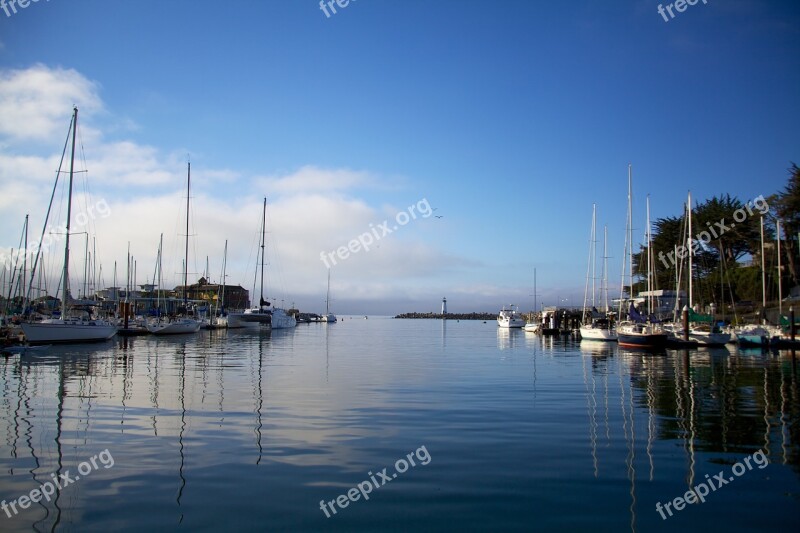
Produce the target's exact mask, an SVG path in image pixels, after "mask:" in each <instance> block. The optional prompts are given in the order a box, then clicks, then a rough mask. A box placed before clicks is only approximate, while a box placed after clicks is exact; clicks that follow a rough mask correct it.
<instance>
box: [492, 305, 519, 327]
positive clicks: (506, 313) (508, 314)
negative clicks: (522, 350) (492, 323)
mask: <svg viewBox="0 0 800 533" xmlns="http://www.w3.org/2000/svg"><path fill="white" fill-rule="evenodd" d="M497 325H498V326H500V327H501V328H521V327H523V326H524V325H525V319H524V318H522V316H520V314H519V312H518V311H517V310H516V308H515V306H514V305H510V306H509V308H508V309H506V308H505V306H504V307H503V308H502V309H501V310H500V314H499V315H497Z"/></svg>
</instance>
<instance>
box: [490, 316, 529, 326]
mask: <svg viewBox="0 0 800 533" xmlns="http://www.w3.org/2000/svg"><path fill="white" fill-rule="evenodd" d="M497 325H498V326H500V327H501V328H522V327H525V320H524V319H522V318H509V319H503V318H498V319H497Z"/></svg>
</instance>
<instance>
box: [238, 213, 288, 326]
mask: <svg viewBox="0 0 800 533" xmlns="http://www.w3.org/2000/svg"><path fill="white" fill-rule="evenodd" d="M266 233H267V199H266V198H264V210H263V214H262V219H261V246H260V248H261V251H260V252H259V253H260V260H261V261H260V262H261V294H260V297H259V302H258V306H257V307H252V308H251V309H247V310H245V311H244V312H243V313H230V314H228V327H229V328H242V327H271V328H272V329H286V328H293V327H295V326H296V325H297V320H296V319H295V317H293V316H291V315H288V314H287V313H286V311H284V310H283V309H280V308H277V307H274V308H273V309H272V311H270V310H269V307H270V303H269V302H268V301H267V300H265V299H264V262H265V258H264V249H265V246H266Z"/></svg>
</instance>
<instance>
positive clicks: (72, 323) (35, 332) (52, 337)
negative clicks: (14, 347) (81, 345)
mask: <svg viewBox="0 0 800 533" xmlns="http://www.w3.org/2000/svg"><path fill="white" fill-rule="evenodd" d="M22 331H23V332H24V333H25V339H26V340H27V341H28V343H29V344H50V343H68V342H100V341H105V340H108V339H110V338H111V337H113V336H114V335H115V334H116V333H117V327H116V326H115V325H113V324H111V323H110V322H106V321H105V320H69V319H67V320H43V321H41V322H30V323H25V324H22Z"/></svg>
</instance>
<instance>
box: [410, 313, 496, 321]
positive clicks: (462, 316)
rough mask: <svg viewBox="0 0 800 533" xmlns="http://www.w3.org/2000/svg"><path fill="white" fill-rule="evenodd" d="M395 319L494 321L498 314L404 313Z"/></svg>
mask: <svg viewBox="0 0 800 533" xmlns="http://www.w3.org/2000/svg"><path fill="white" fill-rule="evenodd" d="M395 318H446V319H447V320H494V319H496V318H497V313H447V314H444V315H443V314H441V313H403V314H400V315H397V316H395Z"/></svg>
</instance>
